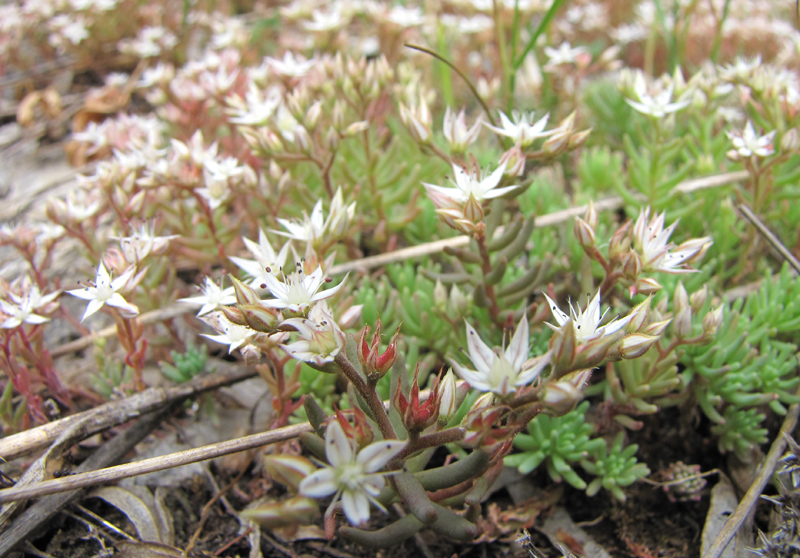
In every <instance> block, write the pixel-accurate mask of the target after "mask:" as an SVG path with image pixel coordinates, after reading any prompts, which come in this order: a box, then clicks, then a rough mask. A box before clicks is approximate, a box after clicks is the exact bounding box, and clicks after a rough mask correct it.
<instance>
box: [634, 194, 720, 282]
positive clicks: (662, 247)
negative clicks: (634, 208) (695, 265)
mask: <svg viewBox="0 0 800 558" xmlns="http://www.w3.org/2000/svg"><path fill="white" fill-rule="evenodd" d="M664 216H665V214H664V213H661V214H657V215H656V216H655V217H653V218H652V219H650V208H649V207H647V208H644V209H642V211H641V213H639V217H638V218H637V219H636V223H635V224H634V226H633V245H634V248H635V249H636V251H637V252H638V253H639V255H640V256H641V258H642V266H643V269H644V270H645V271H663V272H666V273H691V272H693V271H694V270H692V269H687V268H685V267H684V265H685V264H687V263H689V262H690V261H692V260H693V259H696V258H697V257H699V256H701V255H702V253H704V252H705V251H706V249H707V248H708V247H709V246H710V245H711V238H710V237H707V236H704V237H702V238H693V239H691V240H687V241H686V242H684V243H683V244H681V245H680V246H677V247H675V245H674V244H673V243H672V242H670V241H669V237H670V236H672V233H673V231H674V230H675V227H676V226H677V225H678V221H675V222H674V223H672V224H671V225H670V226H669V227H667V228H664Z"/></svg>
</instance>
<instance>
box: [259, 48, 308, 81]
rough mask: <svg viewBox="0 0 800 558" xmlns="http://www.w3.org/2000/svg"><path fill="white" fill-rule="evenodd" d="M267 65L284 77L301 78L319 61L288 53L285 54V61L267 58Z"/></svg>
mask: <svg viewBox="0 0 800 558" xmlns="http://www.w3.org/2000/svg"><path fill="white" fill-rule="evenodd" d="M267 63H268V64H269V65H270V66H272V69H274V70H275V71H276V72H278V73H279V74H281V75H283V76H290V77H301V76H304V75H306V74H307V73H308V71H309V70H310V69H311V68H313V67H314V65H316V63H317V61H316V60H315V59H313V58H311V59H309V60H306V59H305V58H303V57H302V56H301V55H299V54H294V53H292V52H288V51H287V52H285V53H284V54H283V59H280V58H267Z"/></svg>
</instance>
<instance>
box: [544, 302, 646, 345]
mask: <svg viewBox="0 0 800 558" xmlns="http://www.w3.org/2000/svg"><path fill="white" fill-rule="evenodd" d="M544 297H545V298H546V299H547V302H548V304H550V310H551V312H552V313H553V317H554V318H555V319H556V322H558V327H555V326H553V325H552V324H547V325H549V326H550V327H551V328H553V329H556V330H557V329H560V328H563V327H564V326H569V324H572V327H573V328H574V330H575V339H576V341H577V342H578V343H579V344H583V343H588V342H589V341H593V340H595V339H598V338H600V337H603V336H605V335H611V334H613V333H616V332H617V331H619V330H620V329H622V328H623V327H625V326H626V325H628V322H629V321H631V318H632V316H625V317H624V318H622V319H621V320H620V319H617V318H614V319H613V320H611V321H610V322H609V323H607V324H606V325H604V326H602V327H601V326H600V322H602V321H603V318H605V316H606V314H607V313H608V309H606V311H605V312H603V313H602V314H601V313H600V291H597V294H596V295H594V298H593V299H592V300H591V301H590V302H589V305H588V306H587V307H586V310H581V307H580V306H578V309H577V310H576V309H575V307H574V306H572V303H571V302H570V303H569V312H570V313H569V315H568V314H567V313H566V312H562V311H561V310H560V309H559V308H558V306H557V305H556V303H555V302H553V300H552V299H551V298H550V297H549V296H547V295H544Z"/></svg>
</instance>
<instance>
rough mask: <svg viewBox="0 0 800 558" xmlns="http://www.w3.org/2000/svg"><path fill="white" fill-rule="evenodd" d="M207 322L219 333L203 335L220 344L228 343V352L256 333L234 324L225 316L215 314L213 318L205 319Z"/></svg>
mask: <svg viewBox="0 0 800 558" xmlns="http://www.w3.org/2000/svg"><path fill="white" fill-rule="evenodd" d="M207 323H209V324H210V325H212V326H213V327H214V329H216V330H217V331H218V332H219V335H209V334H207V333H203V334H202V335H203V337H206V338H208V339H211V340H212V341H215V342H217V343H219V344H221V345H228V354H231V352H232V351H233V350H234V349H238V348H239V347H241V346H242V345H244V344H245V343H247V341H248V340H249V339H250V338H251V337H253V336H254V335H256V331H255V330H252V329H250V328H249V327H245V326H240V325H238V324H234V323H233V322H231V321H229V320H228V319H227V318H226V317H225V316H216V317H215V318H213V319H210V320H207Z"/></svg>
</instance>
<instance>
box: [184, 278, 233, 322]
mask: <svg viewBox="0 0 800 558" xmlns="http://www.w3.org/2000/svg"><path fill="white" fill-rule="evenodd" d="M200 291H201V292H202V293H203V294H201V295H198V296H192V297H189V298H179V299H178V302H185V303H187V304H194V305H196V306H200V311H199V312H197V315H198V316H203V315H205V314H208V313H209V312H211V311H212V310H215V309H216V308H217V307H218V306H228V305H229V304H235V303H236V296H235V295H234V291H233V287H228V288H227V289H223V288H221V287H220V286H219V285H217V284H216V283H214V281H212V280H211V279H210V278H209V277H206V278H205V281H204V282H203V285H202V286H201V287H200Z"/></svg>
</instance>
